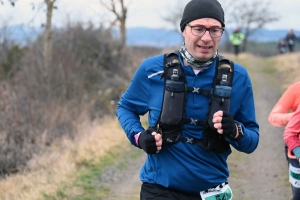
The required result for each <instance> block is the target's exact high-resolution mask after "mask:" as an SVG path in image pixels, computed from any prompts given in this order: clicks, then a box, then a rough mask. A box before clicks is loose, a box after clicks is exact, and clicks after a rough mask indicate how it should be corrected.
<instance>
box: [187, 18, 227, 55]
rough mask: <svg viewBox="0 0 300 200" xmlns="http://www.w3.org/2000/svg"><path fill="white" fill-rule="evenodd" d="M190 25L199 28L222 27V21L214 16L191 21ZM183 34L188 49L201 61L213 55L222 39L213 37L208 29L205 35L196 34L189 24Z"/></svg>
mask: <svg viewBox="0 0 300 200" xmlns="http://www.w3.org/2000/svg"><path fill="white" fill-rule="evenodd" d="M189 25H190V26H192V27H193V26H197V27H199V28H222V25H221V23H220V22H219V21H218V20H215V19H212V18H202V19H197V20H194V21H191V22H190V23H189ZM182 35H183V37H184V41H185V46H186V49H187V51H188V52H189V53H190V54H191V55H192V56H193V57H194V58H196V59H197V60H200V61H206V60H208V59H210V58H211V57H213V55H214V54H215V52H216V51H217V49H218V47H219V42H220V40H221V37H217V38H213V37H211V36H210V34H209V32H208V31H206V32H205V33H204V35H203V36H195V35H193V34H192V31H191V27H189V26H185V29H184V31H183V32H182Z"/></svg>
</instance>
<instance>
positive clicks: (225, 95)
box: [208, 74, 231, 129]
mask: <svg viewBox="0 0 300 200" xmlns="http://www.w3.org/2000/svg"><path fill="white" fill-rule="evenodd" d="M230 95H231V87H230V86H228V81H227V75H226V74H223V75H222V81H221V82H220V85H216V86H215V88H214V91H213V97H212V100H211V109H210V111H209V115H208V124H209V126H210V127H211V128H212V129H214V124H213V122H212V119H213V115H214V113H215V112H217V111H219V110H222V111H225V112H229V108H230Z"/></svg>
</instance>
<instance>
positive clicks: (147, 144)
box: [138, 128, 157, 154]
mask: <svg viewBox="0 0 300 200" xmlns="http://www.w3.org/2000/svg"><path fill="white" fill-rule="evenodd" d="M154 131H155V129H153V128H148V129H147V130H144V131H143V132H141V133H140V136H139V140H138V144H139V147H140V148H142V149H143V150H144V151H145V152H146V153H147V154H155V153H156V151H157V147H156V141H155V137H154V135H152V134H151V133H152V132H154Z"/></svg>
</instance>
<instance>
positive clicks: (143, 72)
mask: <svg viewBox="0 0 300 200" xmlns="http://www.w3.org/2000/svg"><path fill="white" fill-rule="evenodd" d="M163 60H164V55H158V56H154V57H151V58H148V59H146V60H144V62H142V64H141V65H140V66H139V67H138V69H137V71H136V73H135V75H134V77H133V79H132V81H131V83H130V85H129V87H128V88H127V90H126V91H125V93H124V94H123V95H122V98H121V100H120V101H119V103H118V108H117V112H116V114H117V117H118V120H119V122H120V124H121V126H122V128H123V130H124V131H125V133H126V135H127V137H128V139H129V140H130V142H131V144H132V145H135V146H137V145H136V143H135V139H134V135H135V134H137V133H139V132H140V131H143V130H144V128H143V127H142V124H141V122H140V118H139V116H140V115H145V114H146V113H147V112H148V122H149V125H150V126H152V127H153V126H155V124H156V122H157V120H158V118H159V115H160V111H161V107H162V99H163V91H164V80H163V79H160V74H161V73H162V72H163V69H164V68H163ZM180 61H181V64H182V66H183V69H184V72H185V76H186V81H187V85H188V87H197V88H203V89H206V90H210V89H211V88H212V81H213V77H214V75H215V68H216V67H215V65H216V61H215V62H214V63H213V64H211V66H209V67H207V68H205V69H204V70H202V71H201V72H200V73H198V75H195V73H194V71H193V69H192V68H191V67H190V66H184V65H183V62H182V57H180ZM230 105H231V106H230V113H231V114H232V116H233V117H234V120H235V121H236V122H237V123H240V124H242V126H243V131H244V134H245V136H244V137H243V138H242V139H241V140H239V141H230V140H229V143H230V144H231V146H232V147H234V148H235V149H237V150H238V151H241V152H245V153H251V152H253V151H254V150H255V149H256V147H257V145H258V141H259V134H258V130H259V125H258V123H257V121H256V118H255V106H254V97H253V91H252V84H251V80H250V78H249V75H248V73H247V71H246V69H245V68H243V67H242V66H240V65H238V64H236V63H235V64H234V79H233V86H232V93H231V103H230ZM208 107H209V98H208V97H206V96H204V95H202V94H197V93H192V92H189V93H188V96H187V102H186V118H192V119H197V120H199V121H203V120H205V116H206V113H207V111H208ZM145 128H148V127H145ZM182 136H183V137H189V138H198V139H200V138H202V137H203V127H201V126H195V125H190V124H185V125H184V128H183V131H182ZM229 154H231V149H229V150H228V151H226V152H225V153H221V154H218V153H214V152H211V151H206V150H204V149H203V148H201V147H200V146H198V145H195V144H188V143H183V142H178V143H176V144H174V145H171V146H168V147H163V148H162V150H161V151H160V152H159V153H158V154H151V155H147V158H146V161H145V164H144V166H143V167H142V169H141V172H140V179H141V181H142V182H148V183H155V184H159V185H162V186H164V187H168V188H172V189H177V190H181V191H185V192H193V193H198V192H200V191H203V190H206V189H208V188H211V187H214V186H216V185H218V184H220V183H223V182H225V181H227V179H228V177H229V171H228V166H227V157H228V156H229Z"/></svg>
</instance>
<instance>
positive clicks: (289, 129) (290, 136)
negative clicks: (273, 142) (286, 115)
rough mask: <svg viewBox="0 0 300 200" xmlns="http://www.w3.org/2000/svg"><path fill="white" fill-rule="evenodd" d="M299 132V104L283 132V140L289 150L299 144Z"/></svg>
mask: <svg viewBox="0 0 300 200" xmlns="http://www.w3.org/2000/svg"><path fill="white" fill-rule="evenodd" d="M299 133H300V106H298V108H297V110H296V111H295V114H294V115H293V116H292V118H291V120H290V121H289V123H288V124H287V126H286V127H285V131H284V134H283V138H284V141H285V143H286V145H287V146H288V148H289V150H293V149H294V148H295V147H299V146H300V140H299Z"/></svg>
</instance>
